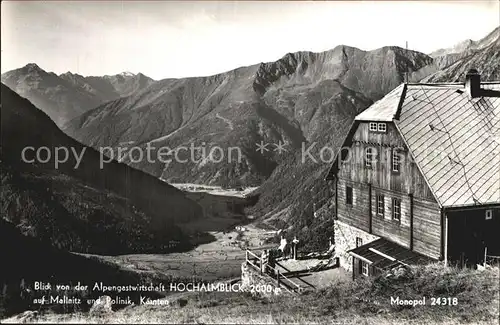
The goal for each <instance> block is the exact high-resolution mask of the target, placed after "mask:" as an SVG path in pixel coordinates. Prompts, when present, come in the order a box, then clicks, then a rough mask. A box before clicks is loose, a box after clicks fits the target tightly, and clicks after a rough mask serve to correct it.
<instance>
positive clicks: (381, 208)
mask: <svg viewBox="0 0 500 325" xmlns="http://www.w3.org/2000/svg"><path fill="white" fill-rule="evenodd" d="M380 199H382V201H380ZM384 214H385V197H384V195H383V194H377V215H378V216H381V217H383V216H384Z"/></svg>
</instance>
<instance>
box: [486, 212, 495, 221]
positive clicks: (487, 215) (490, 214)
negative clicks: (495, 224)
mask: <svg viewBox="0 0 500 325" xmlns="http://www.w3.org/2000/svg"><path fill="white" fill-rule="evenodd" d="M485 219H486V220H491V219H493V210H486V214H485Z"/></svg>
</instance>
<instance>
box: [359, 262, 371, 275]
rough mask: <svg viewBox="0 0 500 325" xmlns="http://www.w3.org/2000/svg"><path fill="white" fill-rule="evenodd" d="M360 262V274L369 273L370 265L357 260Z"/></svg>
mask: <svg viewBox="0 0 500 325" xmlns="http://www.w3.org/2000/svg"><path fill="white" fill-rule="evenodd" d="M359 262H360V263H361V274H363V275H364V276H369V275H370V266H369V265H368V263H366V262H365V261H359Z"/></svg>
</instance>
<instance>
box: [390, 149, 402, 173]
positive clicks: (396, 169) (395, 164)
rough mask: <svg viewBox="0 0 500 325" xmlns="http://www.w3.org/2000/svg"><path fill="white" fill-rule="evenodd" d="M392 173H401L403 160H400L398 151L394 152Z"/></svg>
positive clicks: (394, 150)
mask: <svg viewBox="0 0 500 325" xmlns="http://www.w3.org/2000/svg"><path fill="white" fill-rule="evenodd" d="M392 171H393V172H395V173H399V172H400V171H401V160H400V159H399V155H398V151H397V150H396V149H393V150H392Z"/></svg>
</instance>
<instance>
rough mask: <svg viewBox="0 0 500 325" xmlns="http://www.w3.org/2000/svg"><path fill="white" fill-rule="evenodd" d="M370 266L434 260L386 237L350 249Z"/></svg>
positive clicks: (387, 265) (380, 267) (383, 267)
mask: <svg viewBox="0 0 500 325" xmlns="http://www.w3.org/2000/svg"><path fill="white" fill-rule="evenodd" d="M348 252H349V253H350V254H351V255H353V256H354V257H357V258H361V259H362V260H364V261H365V262H367V263H368V264H370V266H373V267H375V268H378V269H381V270H384V269H388V268H392V267H395V266H397V265H404V264H423V263H428V262H430V261H432V259H430V258H429V257H426V256H424V255H421V254H419V253H416V252H414V251H411V250H409V249H407V248H405V247H402V246H400V245H398V244H396V243H393V242H391V241H388V240H386V239H384V238H380V239H377V240H375V241H373V242H371V243H368V244H365V245H363V246H360V247H356V248H354V249H351V250H350V251H348Z"/></svg>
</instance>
